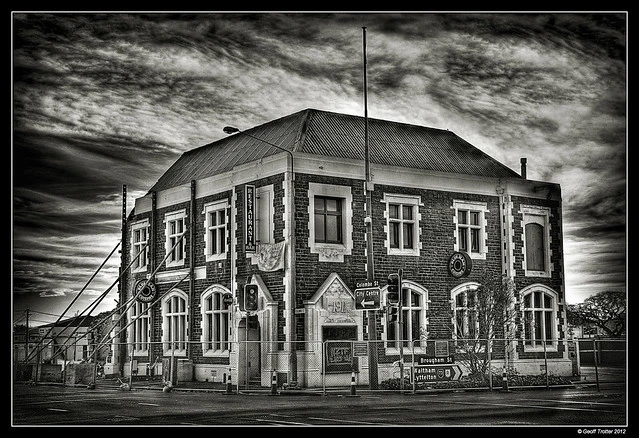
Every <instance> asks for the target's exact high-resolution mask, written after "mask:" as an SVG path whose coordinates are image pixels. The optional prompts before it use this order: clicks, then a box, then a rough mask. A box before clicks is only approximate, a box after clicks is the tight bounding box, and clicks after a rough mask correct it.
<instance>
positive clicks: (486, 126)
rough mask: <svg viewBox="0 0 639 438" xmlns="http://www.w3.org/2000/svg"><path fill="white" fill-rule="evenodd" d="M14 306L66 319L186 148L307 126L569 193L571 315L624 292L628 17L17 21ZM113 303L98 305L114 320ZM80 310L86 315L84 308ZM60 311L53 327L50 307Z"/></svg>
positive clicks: (96, 290) (106, 281) (100, 287)
mask: <svg viewBox="0 0 639 438" xmlns="http://www.w3.org/2000/svg"><path fill="white" fill-rule="evenodd" d="M12 18H13V39H12V42H13V95H12V104H13V148H12V152H13V156H12V158H13V163H12V171H13V236H12V237H13V293H14V308H15V310H17V311H18V313H20V312H21V311H23V310H25V309H26V308H31V309H33V310H40V311H43V312H45V311H46V312H50V313H53V314H55V313H59V312H61V311H62V310H64V307H65V305H66V304H67V303H68V302H69V298H72V297H76V296H77V294H78V293H79V292H80V291H81V290H83V288H84V292H83V295H82V296H83V297H84V296H85V295H86V296H88V297H92V298H91V299H93V298H95V297H96V296H98V295H100V294H101V293H102V292H103V291H105V290H106V289H107V288H108V287H109V286H110V285H111V284H112V282H113V280H114V279H115V278H116V277H117V268H118V266H119V257H118V254H117V252H116V254H115V255H114V256H113V257H112V258H111V259H110V260H109V261H107V262H106V270H105V272H104V273H101V274H100V275H99V276H97V277H96V278H95V279H94V281H92V282H91V284H90V285H88V286H86V287H85V284H86V282H87V281H88V280H89V279H90V278H91V276H92V275H93V273H94V272H95V270H96V269H97V268H98V267H99V266H100V264H101V263H102V262H103V261H104V258H105V257H106V256H107V255H108V254H109V252H110V251H111V250H112V249H113V247H114V246H115V245H116V244H117V242H118V240H119V238H120V219H121V209H122V205H121V204H122V186H123V185H126V186H127V189H128V206H127V211H130V209H131V208H132V202H133V199H134V198H135V197H137V196H140V195H142V194H144V193H145V192H146V191H147V190H148V189H149V188H150V187H151V186H152V185H153V184H154V183H155V182H156V181H157V179H158V178H159V177H160V175H162V173H163V172H164V171H166V169H168V167H169V166H170V165H171V164H172V163H173V162H174V161H175V160H176V159H177V158H178V156H179V155H180V154H181V153H183V152H184V151H187V150H190V149H193V148H195V147H199V146H202V145H204V144H207V143H210V142H212V141H215V140H218V139H220V138H222V137H223V136H224V135H225V134H223V133H222V131H221V129H222V127H223V126H226V125H234V126H238V127H239V128H241V129H246V128H250V127H252V126H255V125H259V124H261V123H265V122H268V121H270V120H273V119H276V118H279V117H282V116H285V115H288V114H291V113H293V112H296V111H299V110H302V109H305V108H316V109H321V110H328V111H335V112H343V113H347V114H356V115H361V114H362V108H363V59H364V56H363V47H362V27H366V33H367V40H366V41H367V48H366V55H367V75H368V90H367V92H368V110H369V116H370V117H372V118H380V119H387V120H393V121H398V122H404V123H411V124H416V125H422V126H431V127H435V128H443V129H449V130H451V131H453V132H455V133H456V134H457V135H459V136H460V137H462V138H464V139H465V140H467V141H469V142H470V143H471V144H473V145H475V146H476V147H478V148H480V149H481V150H482V151H484V152H485V153H487V154H489V155H491V156H493V157H494V158H496V159H497V160H499V161H501V162H502V163H504V164H505V165H507V166H509V167H510V168H512V169H514V170H516V171H519V166H520V164H519V160H520V158H521V157H526V158H527V159H528V177H529V178H530V179H533V180H539V181H549V182H554V183H559V184H561V187H562V196H563V213H564V214H563V225H564V230H563V231H564V253H565V254H564V255H565V277H566V296H567V300H568V302H571V303H574V302H580V301H582V300H583V299H584V298H586V297H587V296H589V295H592V294H594V293H597V292H600V291H603V290H625V288H626V217H627V205H626V202H627V190H626V188H627V180H626V161H627V151H626V135H627V132H626V106H627V104H626V82H627V78H626V52H627V50H626V32H627V22H626V20H627V17H626V15H625V14H623V13H560V14H528V13H526V14H494V13H477V14H462V13H455V14H452V13H451V14H425V13H381V14H376V13H361V14H357V13H336V14H320V13H295V14H276V13H261V14H259V13H255V14H249V13H246V14H230V13H219V14H127V13H103V14H90V13H77V14H75V13H64V14H63V13H60V14H46V13H18V14H14V15H13V17H12ZM116 298H117V293H116V292H115V291H112V293H111V294H109V298H108V299H107V300H105V304H104V306H105V308H111V307H112V305H113V301H112V300H113V299H116ZM91 299H89V298H86V299H80V300H78V308H79V309H82V308H84V307H85V306H86V305H87V304H88V303H89V302H90V301H91ZM54 309H55V311H54V312H52V310H54Z"/></svg>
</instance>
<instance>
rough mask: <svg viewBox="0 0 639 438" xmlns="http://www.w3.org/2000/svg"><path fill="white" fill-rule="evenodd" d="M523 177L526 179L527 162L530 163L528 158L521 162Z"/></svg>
mask: <svg viewBox="0 0 639 438" xmlns="http://www.w3.org/2000/svg"><path fill="white" fill-rule="evenodd" d="M520 161H521V177H522V178H523V179H526V161H528V160H527V159H526V158H522V159H521V160H520Z"/></svg>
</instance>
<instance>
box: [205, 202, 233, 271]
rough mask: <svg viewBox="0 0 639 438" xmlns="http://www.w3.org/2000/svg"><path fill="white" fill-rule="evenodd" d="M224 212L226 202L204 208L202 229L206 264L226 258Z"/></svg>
mask: <svg viewBox="0 0 639 438" xmlns="http://www.w3.org/2000/svg"><path fill="white" fill-rule="evenodd" d="M226 212H227V201H226V200H224V201H218V202H213V203H210V204H206V205H205V206H204V217H205V219H204V227H205V229H206V233H205V242H204V251H205V252H206V261H207V262H208V261H212V260H222V259H225V258H226V248H227V231H226V229H227V228H226V223H227V220H226Z"/></svg>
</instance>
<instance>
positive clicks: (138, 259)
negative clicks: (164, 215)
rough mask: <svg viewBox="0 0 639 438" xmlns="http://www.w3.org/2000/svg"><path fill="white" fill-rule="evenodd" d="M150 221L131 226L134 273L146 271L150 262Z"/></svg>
mask: <svg viewBox="0 0 639 438" xmlns="http://www.w3.org/2000/svg"><path fill="white" fill-rule="evenodd" d="M148 243H149V221H148V219H145V220H143V221H140V222H136V223H134V224H133V225H132V226H131V253H132V254H131V259H132V261H133V265H132V269H133V271H134V272H139V271H145V270H146V267H147V264H148V261H149V246H148Z"/></svg>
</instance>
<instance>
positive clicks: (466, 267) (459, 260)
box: [448, 251, 473, 278]
mask: <svg viewBox="0 0 639 438" xmlns="http://www.w3.org/2000/svg"><path fill="white" fill-rule="evenodd" d="M472 267H473V262H472V260H471V259H470V256H469V255H468V254H467V253H465V252H462V251H455V252H454V253H453V254H452V255H451V256H450V260H449V261H448V271H449V272H450V274H451V275H452V276H453V277H455V278H460V277H465V276H467V275H468V274H470V270H471V269H472Z"/></svg>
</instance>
